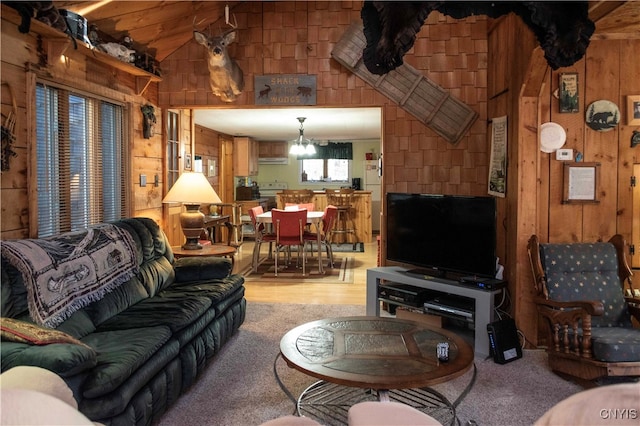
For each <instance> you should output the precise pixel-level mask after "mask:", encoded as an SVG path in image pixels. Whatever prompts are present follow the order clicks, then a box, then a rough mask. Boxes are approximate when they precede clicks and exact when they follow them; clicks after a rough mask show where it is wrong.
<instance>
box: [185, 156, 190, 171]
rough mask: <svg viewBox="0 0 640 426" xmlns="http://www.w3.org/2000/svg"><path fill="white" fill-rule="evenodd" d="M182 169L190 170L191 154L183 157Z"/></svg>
mask: <svg viewBox="0 0 640 426" xmlns="http://www.w3.org/2000/svg"><path fill="white" fill-rule="evenodd" d="M184 169H185V170H191V154H185V155H184Z"/></svg>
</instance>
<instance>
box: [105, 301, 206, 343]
mask: <svg viewBox="0 0 640 426" xmlns="http://www.w3.org/2000/svg"><path fill="white" fill-rule="evenodd" d="M210 306H211V300H210V299H208V298H206V297H196V296H195V295H186V294H183V293H181V294H175V293H170V292H166V291H163V292H161V293H160V294H158V295H156V296H155V297H152V298H151V299H144V300H143V301H141V302H140V303H136V304H135V305H133V306H131V307H129V308H128V309H127V310H125V311H123V312H120V313H119V314H118V315H116V316H114V317H111V318H110V319H108V320H107V321H105V322H104V323H102V324H101V325H100V327H98V331H107V330H126V329H129V328H131V325H132V324H135V326H136V327H137V328H142V327H152V326H158V325H164V326H167V327H169V329H170V330H171V332H172V333H175V332H176V331H178V330H181V329H182V328H184V327H186V326H187V325H189V324H191V323H192V322H194V321H195V319H196V318H199V317H200V316H202V314H203V313H204V312H205V311H206V310H207V309H209V307H210Z"/></svg>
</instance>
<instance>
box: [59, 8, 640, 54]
mask: <svg viewBox="0 0 640 426" xmlns="http://www.w3.org/2000/svg"><path fill="white" fill-rule="evenodd" d="M240 3H245V2H240V1H113V0H100V1H91V2H89V1H54V4H55V5H56V7H58V8H60V9H67V10H71V11H73V12H75V13H78V14H80V15H82V16H84V17H85V18H86V19H87V21H88V22H89V23H90V24H95V25H97V27H98V29H99V30H100V31H102V32H104V33H106V34H109V35H110V36H112V37H113V38H114V39H116V40H120V39H121V38H122V37H123V36H124V35H125V34H127V33H128V34H129V35H130V36H131V38H132V39H133V40H134V42H135V46H136V47H137V48H139V49H140V48H141V47H144V49H140V50H146V51H147V52H148V53H150V54H152V55H155V58H156V60H158V61H160V62H161V61H162V60H163V59H165V58H166V57H167V56H169V55H170V54H171V53H172V52H174V51H175V50H177V49H179V48H180V47H181V46H183V45H184V44H186V43H188V42H189V41H190V40H191V39H192V38H193V29H194V19H195V20H196V21H197V22H198V28H200V29H202V28H205V27H207V26H209V25H211V26H212V28H218V27H220V28H224V27H225V6H228V7H229V13H230V15H231V16H232V14H233V10H234V9H235V8H236V7H237V6H238V5H239V4H240ZM589 3H590V9H589V10H590V12H589V16H590V17H591V19H592V20H593V21H594V22H595V23H596V31H595V33H594V36H593V37H595V38H599V39H608V38H640V1H638V0H635V1H626V2H625V1H608V0H607V1H592V2H589Z"/></svg>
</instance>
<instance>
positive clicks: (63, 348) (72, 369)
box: [2, 341, 97, 377]
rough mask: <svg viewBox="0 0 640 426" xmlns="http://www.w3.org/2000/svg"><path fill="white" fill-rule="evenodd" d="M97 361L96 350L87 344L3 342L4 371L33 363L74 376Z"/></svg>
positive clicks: (62, 374)
mask: <svg viewBox="0 0 640 426" xmlns="http://www.w3.org/2000/svg"><path fill="white" fill-rule="evenodd" d="M84 343H86V342H84ZM96 363H97V354H96V352H95V350H94V349H92V348H90V347H87V346H82V345H74V344H69V343H54V344H51V345H47V346H44V347H43V346H33V345H29V344H26V343H15V342H6V341H5V342H2V371H5V370H7V369H9V368H11V367H15V366H18V365H32V366H35V367H42V368H45V369H47V370H51V371H53V372H54V373H57V374H59V375H60V376H62V377H72V376H74V375H76V374H79V373H81V372H83V371H85V370H88V369H90V368H92V367H94V366H95V365H96Z"/></svg>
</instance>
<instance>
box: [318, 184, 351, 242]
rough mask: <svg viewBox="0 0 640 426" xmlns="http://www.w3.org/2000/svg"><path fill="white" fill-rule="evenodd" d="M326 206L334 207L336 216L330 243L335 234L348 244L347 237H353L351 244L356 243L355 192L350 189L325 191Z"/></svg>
mask: <svg viewBox="0 0 640 426" xmlns="http://www.w3.org/2000/svg"><path fill="white" fill-rule="evenodd" d="M326 194H327V204H328V205H330V206H331V205H332V206H336V208H337V209H338V216H337V217H336V226H335V229H334V230H333V232H332V233H331V242H333V238H334V237H335V236H336V235H337V234H341V235H344V242H348V241H349V238H348V235H353V240H354V241H353V243H354V244H355V243H357V242H358V236H357V235H356V224H355V220H354V218H353V203H354V202H353V199H354V196H355V191H354V190H353V189H350V188H342V189H327V190H326Z"/></svg>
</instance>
